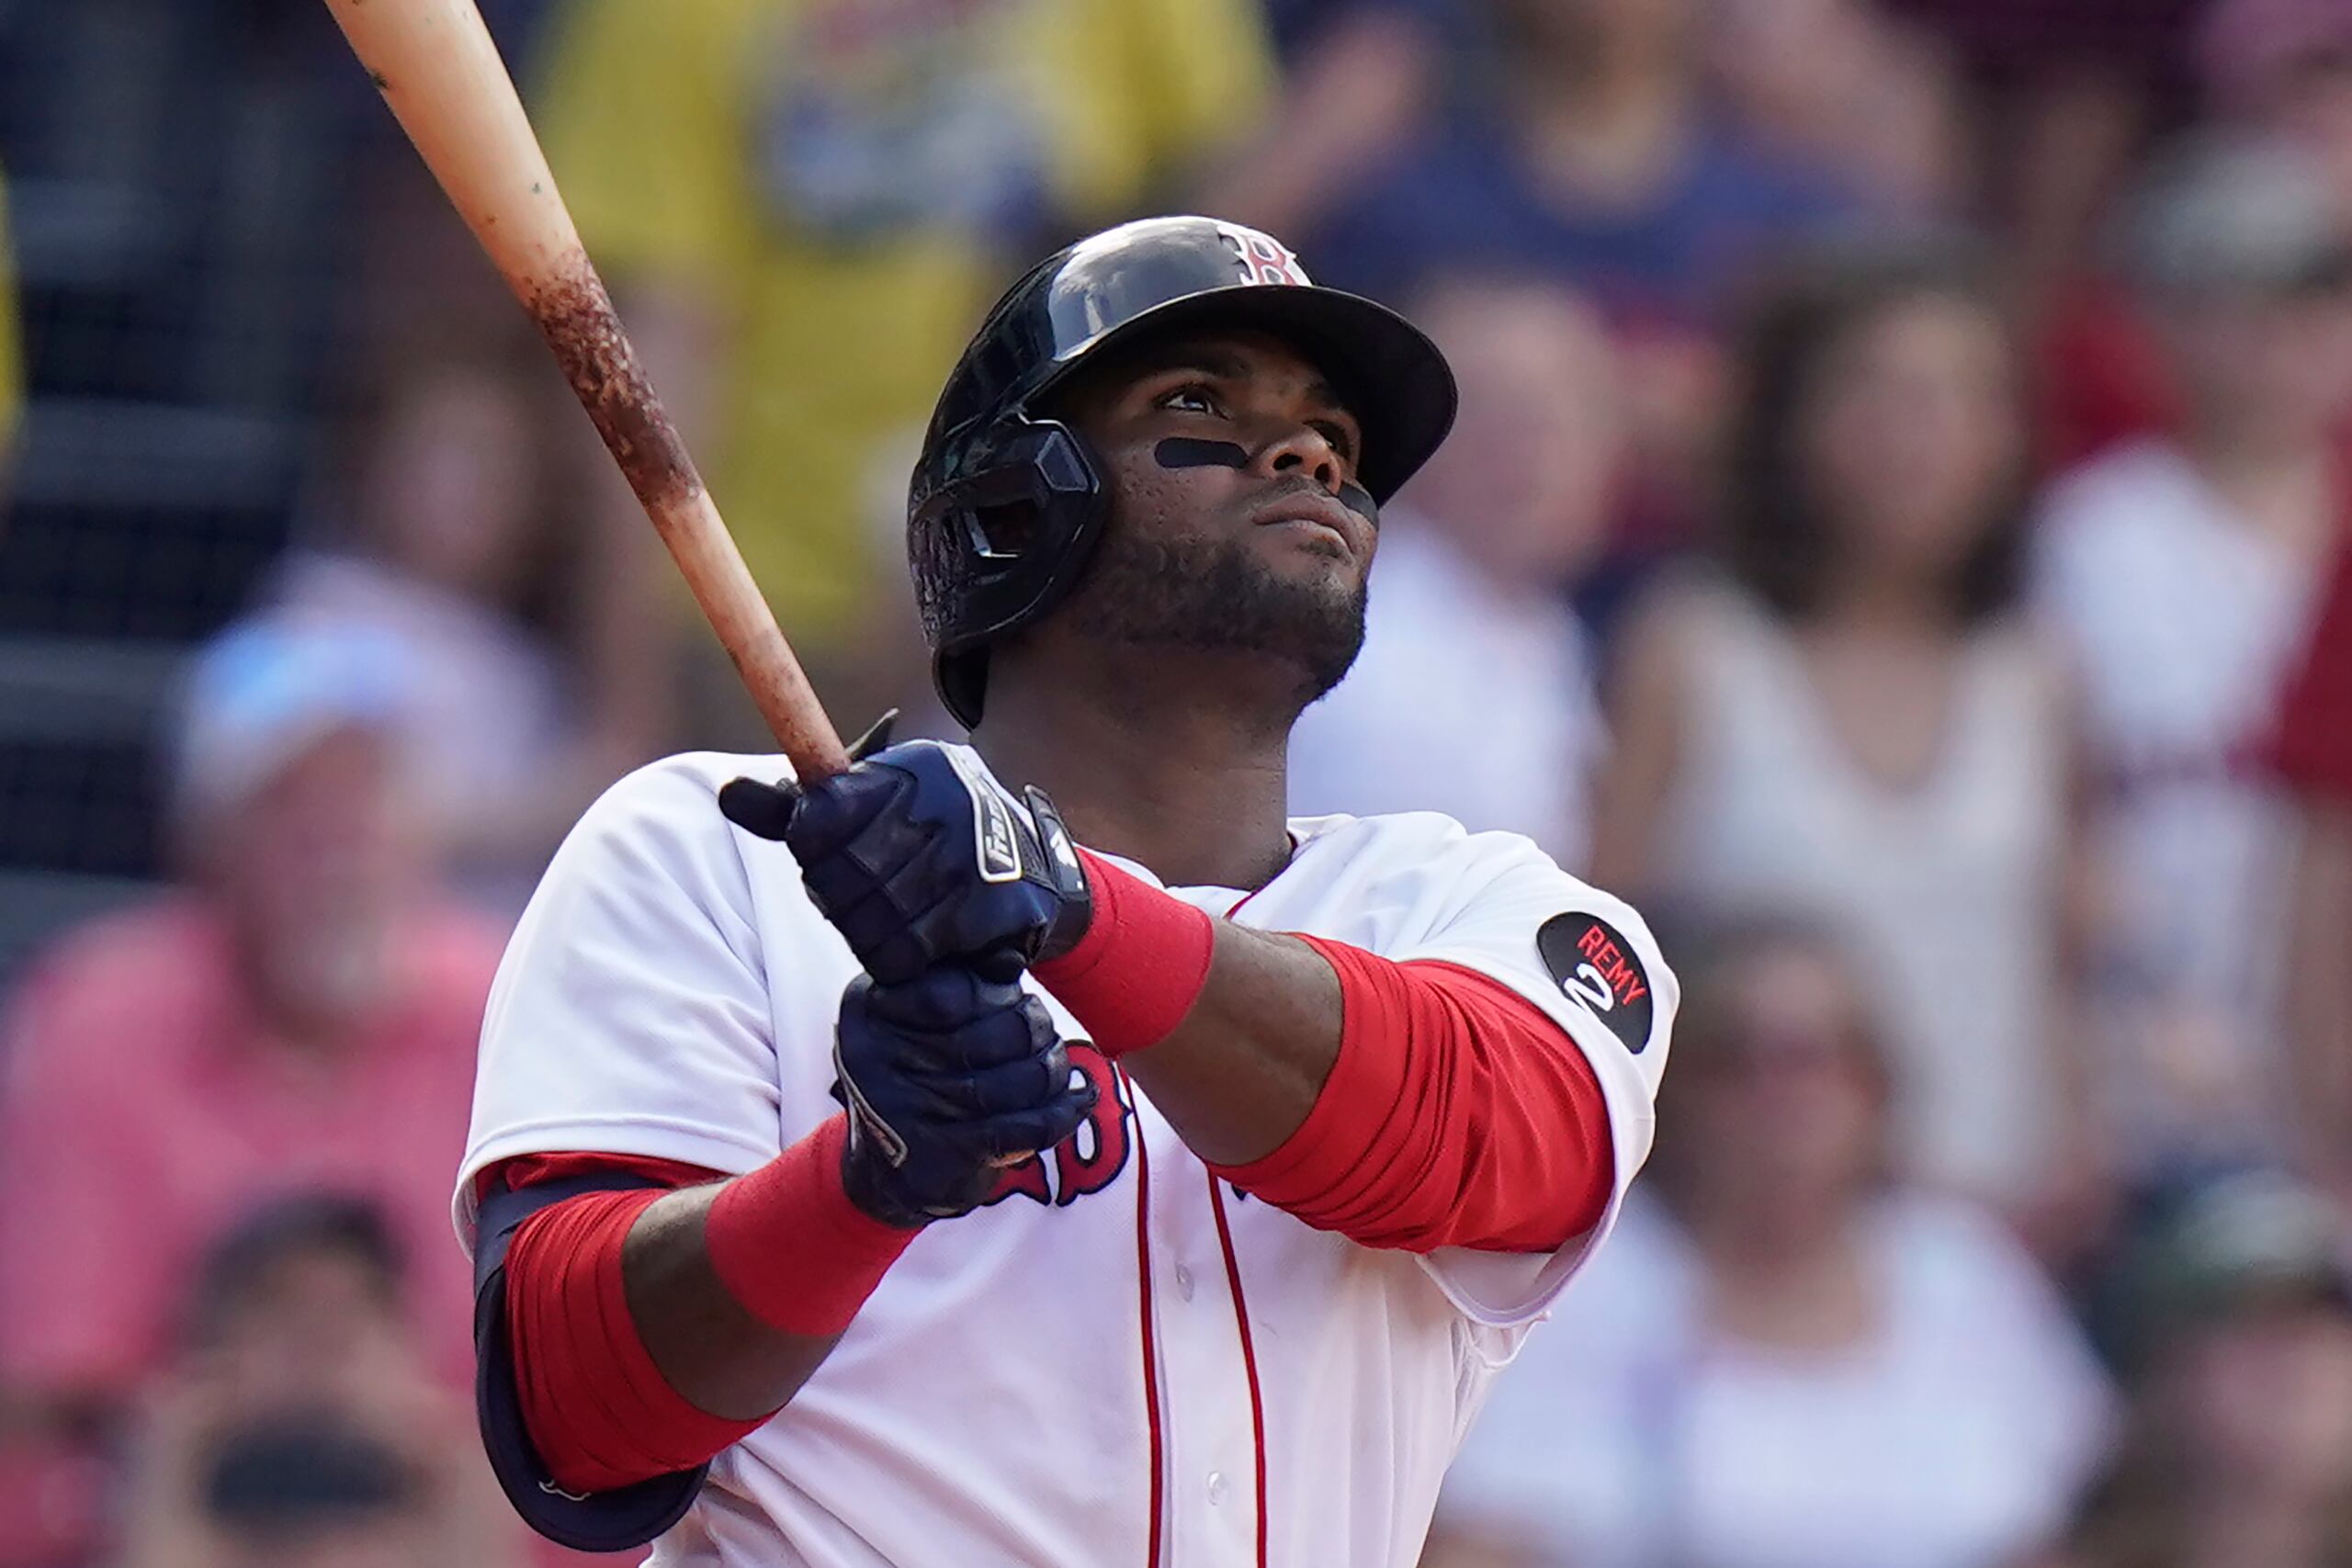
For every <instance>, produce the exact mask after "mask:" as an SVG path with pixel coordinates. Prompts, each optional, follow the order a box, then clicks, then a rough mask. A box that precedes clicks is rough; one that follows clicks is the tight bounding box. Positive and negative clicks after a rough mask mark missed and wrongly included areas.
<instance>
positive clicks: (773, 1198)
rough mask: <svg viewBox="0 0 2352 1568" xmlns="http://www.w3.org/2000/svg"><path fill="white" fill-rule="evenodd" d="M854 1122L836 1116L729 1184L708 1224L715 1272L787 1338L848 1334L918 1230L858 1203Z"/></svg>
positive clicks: (708, 1244)
mask: <svg viewBox="0 0 2352 1568" xmlns="http://www.w3.org/2000/svg"><path fill="white" fill-rule="evenodd" d="M848 1145H849V1121H848V1118H847V1117H846V1116H845V1115H836V1116H834V1117H832V1118H831V1119H830V1120H828V1121H827V1122H824V1123H823V1124H822V1125H821V1126H820V1127H819V1128H818V1129H817V1130H816V1131H815V1132H813V1133H811V1134H809V1135H808V1136H807V1137H805V1138H803V1139H801V1140H800V1141H799V1142H798V1143H797V1144H795V1145H792V1146H791V1147H790V1148H788V1149H786V1150H785V1151H784V1153H782V1154H780V1155H778V1156H776V1157H775V1159H773V1160H770V1161H769V1162H768V1163H767V1164H766V1165H763V1166H762V1167H761V1168H759V1169H757V1170H754V1171H752V1172H751V1173H749V1174H748V1175H744V1176H739V1177H737V1178H736V1179H734V1180H733V1181H730V1182H729V1183H728V1184H727V1187H726V1189H725V1190H723V1191H721V1192H720V1193H719V1195H718V1198H717V1199H716V1200H714V1201H712V1203H711V1206H710V1213H708V1214H707V1216H706V1217H705V1219H704V1222H703V1239H704V1246H705V1247H706V1248H707V1251H708V1252H709V1255H710V1265H711V1270H712V1272H714V1273H715V1274H717V1275H718V1281H719V1283H720V1284H722V1285H724V1286H725V1287H726V1288H727V1291H728V1293H729V1294H730V1295H732V1296H733V1297H734V1298H735V1299H736V1301H737V1302H739V1303H741V1305H742V1307H743V1310H744V1311H746V1312H748V1313H750V1314H752V1316H753V1317H756V1318H758V1319H759V1320H760V1321H761V1322H763V1323H764V1324H766V1325H768V1326H769V1327H771V1328H775V1329H780V1330H782V1331H783V1332H785V1333H787V1334H805V1335H808V1336H810V1337H816V1338H831V1337H833V1336H835V1335H837V1334H839V1333H841V1332H842V1330H843V1329H845V1328H847V1327H848V1326H849V1325H850V1320H851V1319H852V1318H854V1317H855V1316H856V1315H857V1311H858V1309H859V1308H860V1307H861V1306H863V1305H865V1299H866V1297H868V1296H870V1295H872V1294H873V1293H874V1290H875V1287H876V1286H877V1285H879V1284H880V1283H881V1282H882V1276H883V1275H884V1274H885V1273H887V1272H888V1270H889V1268H890V1266H891V1265H892V1264H893V1263H895V1262H897V1261H898V1259H899V1254H900V1253H902V1252H904V1251H905V1250H906V1248H907V1244H908V1243H909V1242H910V1241H912V1240H913V1239H914V1236H915V1230H914V1229H910V1228H907V1227H904V1226H899V1225H894V1224H888V1223H886V1222H884V1221H883V1220H881V1219H879V1218H877V1217H876V1215H874V1214H872V1213H868V1212H867V1211H866V1210H865V1208H864V1207H863V1206H861V1205H860V1204H858V1203H857V1202H856V1201H854V1198H853V1197H852V1195H851V1192H850V1190H849V1186H848V1182H847V1179H846V1174H845V1172H844V1169H843V1158H844V1156H845V1154H846V1153H847V1151H848Z"/></svg>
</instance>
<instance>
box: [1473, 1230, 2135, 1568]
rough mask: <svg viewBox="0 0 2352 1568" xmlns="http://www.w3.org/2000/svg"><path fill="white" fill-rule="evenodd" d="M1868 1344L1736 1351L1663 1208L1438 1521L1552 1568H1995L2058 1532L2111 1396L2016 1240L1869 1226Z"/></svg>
mask: <svg viewBox="0 0 2352 1568" xmlns="http://www.w3.org/2000/svg"><path fill="white" fill-rule="evenodd" d="M1865 1223H1866V1224H1867V1227H1868V1247H1869V1257H1870V1261H1871V1266H1872V1271H1873V1274H1874V1283H1875V1285H1876V1287H1877V1295H1878V1302H1879V1315H1880V1323H1879V1327H1878V1331H1877V1332H1876V1334H1874V1335H1873V1336H1872V1337H1871V1338H1870V1339H1869V1340H1868V1341H1866V1342H1864V1343H1861V1344H1857V1345H1855V1346H1853V1347H1851V1348H1847V1349H1843V1350H1838V1351H1832V1352H1822V1353H1798V1352H1794V1351H1789V1350H1781V1349H1776V1348H1765V1347H1759V1346H1755V1345H1749V1344H1743V1343H1740V1342H1738V1341H1736V1340H1734V1339H1731V1338H1730V1337H1727V1336H1726V1335H1724V1333H1723V1332H1722V1331H1721V1330H1719V1329H1717V1328H1715V1327H1713V1326H1712V1325H1710V1324H1709V1322H1708V1319H1707V1299H1708V1287H1707V1283H1706V1280H1705V1279H1704V1277H1703V1275H1702V1271H1701V1265H1700V1263H1699V1261H1698V1259H1697V1258H1695V1257H1694V1256H1693V1254H1692V1252H1691V1247H1689V1245H1688V1243H1687V1242H1686V1241H1685V1239H1684V1236H1683V1234H1682V1232H1681V1230H1680V1229H1679V1226H1678V1225H1677V1224H1675V1223H1674V1221H1672V1220H1671V1219H1670V1218H1668V1216H1667V1214H1666V1213H1665V1212H1664V1210H1663V1208H1662V1206H1661V1205H1659V1204H1658V1203H1657V1201H1656V1200H1654V1199H1650V1198H1648V1197H1646V1196H1645V1195H1644V1194H1640V1193H1636V1194H1635V1195H1634V1199H1633V1201H1629V1202H1628V1203H1627V1204H1626V1205H1625V1210H1624V1213H1623V1216H1622V1218H1621V1219H1620V1222H1619V1225H1618V1230H1617V1235H1616V1236H1615V1237H1614V1238H1613V1239H1612V1240H1611V1243H1610V1250H1609V1255H1608V1257H1607V1258H1605V1259H1603V1260H1602V1261H1601V1262H1600V1264H1599V1265H1598V1266H1596V1267H1595V1268H1593V1269H1590V1270H1589V1271H1588V1273H1587V1275H1586V1277H1585V1278H1583V1279H1582V1280H1578V1282H1577V1288H1576V1289H1575V1290H1574V1291H1572V1292H1569V1293H1568V1294H1567V1295H1566V1297H1565V1298H1563V1300H1562V1301H1561V1303H1560V1304H1559V1306H1558V1307H1556V1308H1555V1310H1554V1313H1553V1321H1552V1322H1551V1323H1549V1324H1548V1325H1545V1326H1544V1327H1543V1328H1541V1329H1539V1330H1537V1331H1536V1333H1535V1334H1534V1336H1533V1337H1532V1338H1531V1339H1530V1341H1529V1343H1528V1346H1527V1348H1526V1350H1525V1351H1524V1352H1523V1353H1522V1354H1521V1357H1520V1364H1519V1366H1518V1367H1517V1368H1516V1369H1515V1370H1514V1371H1513V1372H1512V1374H1511V1377H1510V1380H1509V1381H1507V1382H1504V1383H1502V1384H1501V1385H1500V1386H1499V1387H1498V1389H1497V1390H1496V1393H1495V1396H1494V1398H1493V1399H1492V1400H1491V1401H1490V1402H1489V1404H1488V1406H1487V1410H1486V1413H1485V1414H1484V1415H1482V1416H1480V1417H1479V1419H1478V1424H1477V1425H1476V1427H1474V1428H1473V1429H1472V1431H1471V1434H1470V1438H1469V1441H1468V1442H1467V1443H1466V1444H1465V1445H1464V1449H1463V1452H1462V1457H1461V1459H1460V1460H1459V1461H1457V1462H1456V1463H1455V1465H1454V1468H1453V1473H1452V1475H1450V1476H1449V1477H1448V1479H1447V1481H1446V1487H1445V1493H1444V1495H1443V1497H1442V1500H1441V1503H1440V1516H1441V1518H1442V1520H1445V1521H1449V1522H1451V1521H1455V1520H1460V1521H1463V1522H1464V1523H1465V1524H1467V1523H1470V1522H1476V1524H1478V1525H1480V1526H1481V1527H1483V1528H1485V1529H1493V1530H1496V1531H1498V1532H1507V1533H1512V1534H1513V1535H1514V1539H1521V1538H1523V1539H1525V1540H1528V1541H1529V1542H1531V1543H1532V1546H1533V1549H1534V1551H1536V1553H1537V1556H1536V1561H1537V1562H1542V1563H1544V1564H1545V1565H1546V1568H1553V1565H1556V1568H2005V1565H2007V1564H2008V1563H2010V1562H2014V1561H2015V1560H2016V1559H2017V1557H2018V1554H2019V1553H2021V1552H2024V1551H2028V1550H2030V1548H2032V1547H2034V1546H2036V1545H2038V1544H2041V1543H2043V1542H2044V1541H2045V1540H2047V1539H2048V1538H2049V1537H2050V1536H2051V1535H2052V1533H2053V1532H2054V1531H2055V1530H2057V1529H2059V1528H2060V1527H2061V1526H2062V1525H2063V1524H2064V1520H2065V1517H2066V1513H2067V1510H2068V1508H2069V1507H2070V1506H2071V1505H2072V1502H2073V1499H2074V1497H2075V1494H2076V1492H2077V1489H2078V1488H2079V1487H2080V1485H2081V1484H2082V1483H2084V1482H2085V1480H2086V1478H2087V1476H2088V1473H2089V1472H2090V1470H2091V1468H2092V1466H2093V1465H2094V1464H2095V1463H2096V1462H2097V1461H2098V1459H2099V1457H2100V1455H2101V1453H2102V1451H2103V1450H2104V1447H2105V1443H2106V1439H2107V1436H2108V1432H2109V1426H2110V1424H2111V1422H2110V1408H2109V1407H2110V1399H2109V1392H2108V1388H2107V1384H2106V1382H2105V1380H2104V1378H2103V1376H2102V1374H2101V1373H2100V1371H2098V1365H2097V1363H2096V1362H2095V1361H2094V1360H2093V1359H2092V1358H2091V1355H2090V1352H2089V1350H2088V1348H2086V1346H2085V1345H2084V1344H2083V1342H2082V1340H2081V1337H2080V1336H2079V1335H2078V1334H2077V1332H2076V1331H2075V1326H2074V1325H2073V1323H2072V1322H2071V1320H2070V1319H2069V1318H2068V1317H2067V1315H2066V1314H2065V1311H2064V1307H2063V1305H2062V1303H2060V1302H2059V1300H2058V1298H2057V1296H2056V1293H2055V1292H2053V1291H2052V1289H2051V1288H2050V1286H2049V1284H2048V1282H2047V1281H2046V1280H2044V1279H2043V1278H2042V1277H2041V1273H2040V1272H2039V1271H2038V1269H2036V1268H2035V1266H2034V1264H2033V1263H2032V1261H2031V1260H2030V1258H2028V1257H2027V1256H2026V1255H2025V1253H2024V1252H2023V1251H2022V1249H2021V1248H2019V1247H2018V1245H2017V1244H2016V1243H2015V1242H2014V1241H2012V1240H2011V1239H2010V1238H2009V1236H2008V1235H2007V1233H2006V1232H2004V1231H2003V1230H2001V1229H2000V1228H1999V1227H1998V1226H1997V1225H1996V1224H1993V1223H1991V1222H1990V1221H1989V1220H1987V1219H1985V1218H1984V1217H1983V1216H1981V1215H1979V1214H1978V1213H1976V1212H1975V1211H1973V1210H1972V1209H1969V1208H1966V1207H1963V1206H1962V1205H1960V1204H1958V1203H1956V1202H1952V1201H1946V1200H1941V1199H1929V1198H1925V1197H1920V1196H1916V1195H1901V1194H1898V1195H1896V1196H1894V1197H1891V1198H1889V1199H1886V1200H1884V1201H1882V1202H1881V1203H1879V1204H1878V1205H1877V1206H1876V1207H1875V1208H1874V1209H1873V1210H1872V1211H1871V1213H1869V1215H1868V1216H1867V1219H1866V1221H1865Z"/></svg>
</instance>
